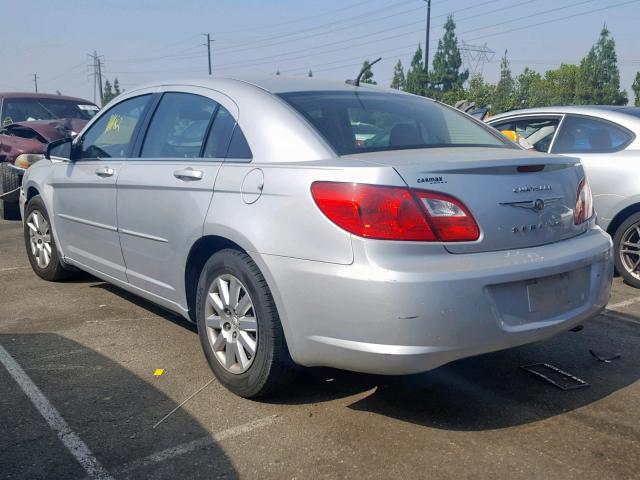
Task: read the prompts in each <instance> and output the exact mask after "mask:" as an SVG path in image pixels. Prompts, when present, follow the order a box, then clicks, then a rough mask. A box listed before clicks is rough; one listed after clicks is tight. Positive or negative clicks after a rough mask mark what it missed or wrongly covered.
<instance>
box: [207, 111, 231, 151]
mask: <svg viewBox="0 0 640 480" xmlns="http://www.w3.org/2000/svg"><path fill="white" fill-rule="evenodd" d="M235 125H236V120H235V118H233V117H232V116H231V114H230V113H229V110H227V109H226V108H224V107H223V106H222V105H220V108H218V113H216V118H215V119H214V120H213V125H211V131H210V132H209V137H208V138H207V144H206V146H205V148H204V157H205V158H224V157H226V155H227V149H228V148H229V141H230V140H231V134H232V133H233V127H235Z"/></svg>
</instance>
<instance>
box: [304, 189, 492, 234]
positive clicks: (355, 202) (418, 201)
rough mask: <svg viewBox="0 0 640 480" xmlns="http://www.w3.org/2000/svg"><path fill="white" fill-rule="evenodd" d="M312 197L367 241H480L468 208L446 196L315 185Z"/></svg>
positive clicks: (331, 216) (333, 217)
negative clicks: (367, 239) (368, 239)
mask: <svg viewBox="0 0 640 480" xmlns="http://www.w3.org/2000/svg"><path fill="white" fill-rule="evenodd" d="M311 194H312V195H313V198H314V200H315V202H316V204H317V205H318V207H319V208H320V210H321V211H322V213H324V214H325V215H326V216H327V218H329V220H331V221H332V222H333V223H335V224H336V225H338V226H339V227H341V228H343V229H345V230H346V231H348V232H350V233H353V234H354V235H358V236H360V237H365V238H374V239H381V240H411V241H424V242H435V241H442V242H461V241H473V240H477V239H478V237H479V236H480V229H479V228H478V225H477V224H476V222H475V220H474V219H473V216H472V215H471V213H470V212H469V210H468V209H467V208H466V207H465V206H464V205H463V204H462V203H461V202H460V201H459V200H457V199H455V198H453V197H451V196H449V195H444V194H441V193H434V192H427V191H424V190H411V189H408V188H403V187H385V186H378V185H367V184H361V183H341V182H314V183H313V184H312V185H311Z"/></svg>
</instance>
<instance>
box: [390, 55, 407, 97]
mask: <svg viewBox="0 0 640 480" xmlns="http://www.w3.org/2000/svg"><path fill="white" fill-rule="evenodd" d="M406 84H407V81H406V79H405V78H404V68H403V67H402V62H401V61H400V59H398V63H396V66H395V67H394V68H393V79H392V80H391V85H389V86H390V87H391V88H395V89H396V90H404V89H405V86H406Z"/></svg>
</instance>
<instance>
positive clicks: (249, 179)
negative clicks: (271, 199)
mask: <svg viewBox="0 0 640 480" xmlns="http://www.w3.org/2000/svg"><path fill="white" fill-rule="evenodd" d="M263 188H264V173H263V172H262V170H261V169H260V168H254V169H253V170H251V171H250V172H248V173H247V174H246V175H245V176H244V180H243V181H242V188H241V192H242V201H243V202H244V203H246V204H252V203H255V202H257V201H258V199H259V198H260V196H261V195H262V189H263Z"/></svg>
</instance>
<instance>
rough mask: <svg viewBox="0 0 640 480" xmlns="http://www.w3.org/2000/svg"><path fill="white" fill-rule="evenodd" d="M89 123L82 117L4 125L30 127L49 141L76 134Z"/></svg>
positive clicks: (19, 127)
mask: <svg viewBox="0 0 640 480" xmlns="http://www.w3.org/2000/svg"><path fill="white" fill-rule="evenodd" d="M86 124H87V120H83V119H81V118H61V119H58V120H32V121H25V122H16V123H12V124H10V125H7V126H5V127H4V129H5V130H9V131H10V130H19V129H24V128H29V129H31V130H33V131H34V132H36V133H37V134H38V135H40V136H41V137H42V138H43V139H44V140H45V141H46V142H47V143H49V142H53V141H54V140H58V139H60V138H64V137H67V136H75V135H77V134H78V132H79V131H80V130H82V129H83V128H84V126H85V125H86Z"/></svg>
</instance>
